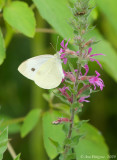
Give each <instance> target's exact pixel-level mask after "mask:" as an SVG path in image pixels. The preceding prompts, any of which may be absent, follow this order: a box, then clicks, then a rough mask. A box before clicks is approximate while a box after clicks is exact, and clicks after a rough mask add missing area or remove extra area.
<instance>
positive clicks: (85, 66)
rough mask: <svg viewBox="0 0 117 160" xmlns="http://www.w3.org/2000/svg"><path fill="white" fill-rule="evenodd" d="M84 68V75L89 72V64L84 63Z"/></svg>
mask: <svg viewBox="0 0 117 160" xmlns="http://www.w3.org/2000/svg"><path fill="white" fill-rule="evenodd" d="M84 68H85V71H86V72H85V74H84V76H86V75H87V73H88V72H89V66H88V65H87V64H85V65H84Z"/></svg>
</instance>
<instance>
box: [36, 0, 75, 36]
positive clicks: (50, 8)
mask: <svg viewBox="0 0 117 160" xmlns="http://www.w3.org/2000/svg"><path fill="white" fill-rule="evenodd" d="M33 2H34V3H35V5H36V6H37V8H38V10H39V12H40V14H41V16H42V17H43V18H44V19H45V20H47V22H48V23H49V24H50V25H52V26H53V27H54V28H55V29H56V31H57V32H58V33H60V35H61V36H62V37H66V38H71V35H72V36H73V30H72V28H71V26H70V25H69V24H68V21H69V18H70V17H72V13H71V11H70V9H69V7H68V3H67V0H33ZM63 13H64V14H63Z"/></svg>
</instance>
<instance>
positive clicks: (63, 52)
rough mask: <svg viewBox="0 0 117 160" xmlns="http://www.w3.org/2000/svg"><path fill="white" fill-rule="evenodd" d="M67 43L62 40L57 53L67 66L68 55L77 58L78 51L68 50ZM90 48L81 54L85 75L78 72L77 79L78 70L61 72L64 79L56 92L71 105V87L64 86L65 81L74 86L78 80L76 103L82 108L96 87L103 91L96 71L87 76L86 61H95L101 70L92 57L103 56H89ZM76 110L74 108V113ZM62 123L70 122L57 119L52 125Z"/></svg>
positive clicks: (64, 119) (102, 85)
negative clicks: (79, 84) (79, 85)
mask: <svg viewBox="0 0 117 160" xmlns="http://www.w3.org/2000/svg"><path fill="white" fill-rule="evenodd" d="M68 42H69V41H68ZM68 42H67V43H66V44H64V40H63V41H62V42H61V44H60V45H61V47H62V48H61V49H60V51H59V53H60V58H61V60H62V61H63V63H64V64H67V62H68V60H69V55H75V56H77V57H78V58H79V51H76V52H75V51H72V50H69V48H68V47H67V46H68ZM91 52H92V48H89V49H88V50H85V51H84V53H82V58H83V59H84V60H85V62H86V63H85V64H82V66H81V67H82V68H84V70H85V73H84V74H83V73H82V72H81V71H82V70H81V71H80V74H79V77H78V79H76V78H77V76H76V74H77V73H78V69H74V72H73V70H72V71H63V73H64V79H63V80H62V84H63V88H59V89H58V90H59V91H60V94H61V96H63V97H64V98H65V99H66V100H67V101H68V102H69V103H71V104H72V103H73V94H72V90H71V88H72V87H71V85H68V86H66V83H67V81H69V82H72V84H73V85H74V84H75V82H76V80H78V82H79V83H81V84H82V85H83V86H82V87H80V88H78V92H77V94H76V97H77V103H79V104H81V106H83V102H90V101H89V100H87V98H89V97H90V94H91V93H92V91H93V90H96V89H97V87H99V88H100V90H101V91H102V90H103V87H104V82H103V80H102V79H101V78H100V73H99V72H98V71H95V73H96V76H94V75H90V76H89V75H88V72H89V66H88V61H91V62H93V61H96V62H97V64H98V65H99V66H100V67H101V68H102V65H101V64H100V63H99V61H98V60H97V59H93V58H92V57H94V56H99V55H104V54H102V53H99V54H91ZM86 91H89V92H88V93H87V94H88V95H87V94H86V95H85V94H84V93H85V92H86ZM76 110H77V108H75V111H76ZM63 122H70V120H68V119H67V118H59V119H58V120H57V121H54V122H53V124H60V123H63Z"/></svg>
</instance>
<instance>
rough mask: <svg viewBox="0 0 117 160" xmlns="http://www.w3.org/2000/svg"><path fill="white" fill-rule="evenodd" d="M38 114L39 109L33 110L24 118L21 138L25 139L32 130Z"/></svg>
mask: <svg viewBox="0 0 117 160" xmlns="http://www.w3.org/2000/svg"><path fill="white" fill-rule="evenodd" d="M40 112H41V111H40V110H39V109H34V110H32V111H31V112H30V113H29V114H28V115H27V116H26V118H25V120H24V123H23V125H22V127H21V137H25V136H26V135H27V134H28V133H29V132H30V131H31V130H33V128H34V127H35V126H36V124H37V122H38V119H39V116H40Z"/></svg>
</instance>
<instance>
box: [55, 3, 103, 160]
mask: <svg viewBox="0 0 117 160" xmlns="http://www.w3.org/2000/svg"><path fill="white" fill-rule="evenodd" d="M89 1H90V0H77V1H76V3H75V4H74V5H73V6H72V7H71V11H72V13H73V16H74V17H73V18H72V19H71V20H70V24H71V26H72V27H73V29H74V45H76V46H77V47H78V48H79V50H78V51H74V50H70V49H69V48H68V42H69V40H68V42H67V43H66V44H64V40H63V41H62V42H61V44H60V45H61V47H62V48H61V49H60V51H59V54H60V58H61V60H62V62H63V64H64V65H66V64H68V65H69V69H70V71H63V73H64V76H65V77H64V79H63V80H62V84H63V88H59V89H58V90H59V91H60V95H59V97H60V99H61V100H63V101H64V102H66V103H67V104H69V106H70V120H69V119H67V118H59V119H58V120H57V121H54V122H53V124H64V125H63V126H66V125H67V124H68V125H67V126H68V129H67V130H66V132H65V133H66V139H65V141H64V144H63V152H62V153H61V155H60V159H59V160H67V159H70V158H69V156H70V157H72V159H76V157H74V156H76V155H75V150H74V145H75V144H77V143H78V141H79V136H78V137H77V139H76V142H75V144H74V145H73V141H74V138H76V137H74V134H73V131H75V132H76V134H77V135H78V133H77V131H76V130H74V128H75V127H74V126H75V125H76V124H75V123H74V117H75V114H77V113H79V112H81V110H82V107H83V103H84V102H90V101H89V100H88V99H87V98H89V97H90V95H91V93H92V92H93V90H96V89H97V87H99V88H100V90H103V87H104V83H103V80H102V79H101V78H100V77H99V76H100V74H99V73H98V72H97V71H95V73H96V76H94V75H93V76H92V75H88V73H89V67H88V61H90V62H94V61H95V62H97V64H98V65H99V66H100V67H101V68H102V65H101V64H100V63H99V61H98V60H96V59H94V58H92V57H94V56H99V55H104V54H102V53H96V54H91V52H92V48H91V45H93V43H94V41H93V39H89V40H88V41H87V40H86V39H85V37H84V35H85V34H86V33H87V32H88V31H89V30H90V29H89V24H88V16H89V14H90V12H91V10H92V8H90V7H89ZM70 56H71V57H73V58H75V59H76V64H77V68H76V69H75V68H74V67H73V65H72V64H71V62H70V58H71V57H70ZM72 139H73V140H72Z"/></svg>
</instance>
